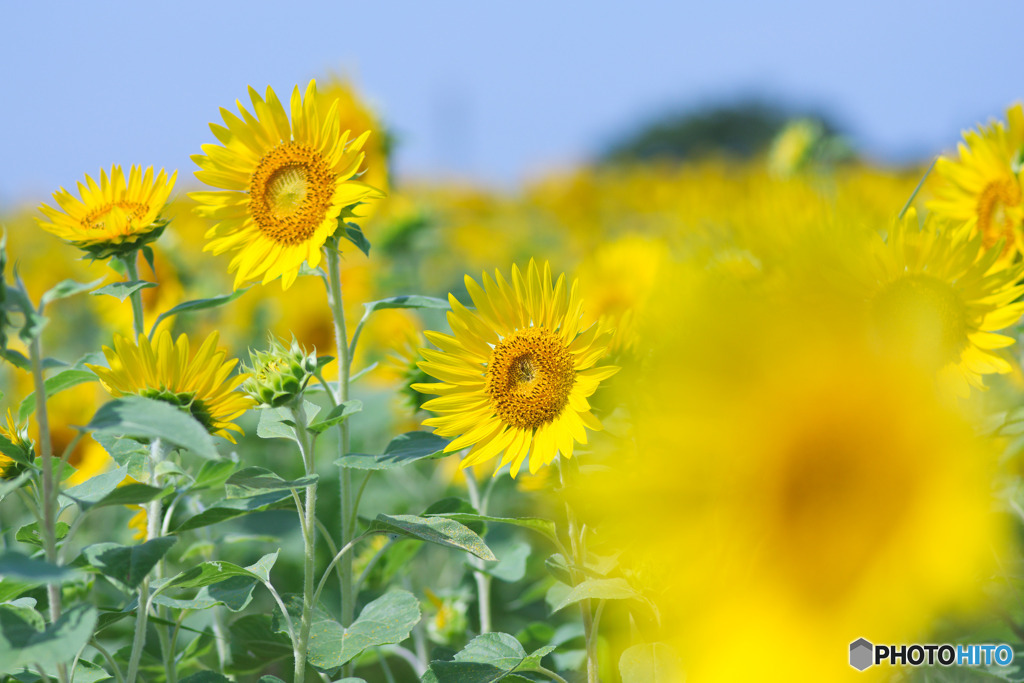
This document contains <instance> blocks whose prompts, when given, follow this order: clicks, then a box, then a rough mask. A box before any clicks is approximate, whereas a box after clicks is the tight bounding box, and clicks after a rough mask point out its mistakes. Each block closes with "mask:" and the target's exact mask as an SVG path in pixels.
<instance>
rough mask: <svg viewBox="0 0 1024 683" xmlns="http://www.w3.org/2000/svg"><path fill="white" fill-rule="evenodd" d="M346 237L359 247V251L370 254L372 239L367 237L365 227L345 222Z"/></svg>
mask: <svg viewBox="0 0 1024 683" xmlns="http://www.w3.org/2000/svg"><path fill="white" fill-rule="evenodd" d="M344 236H345V239H347V240H348V241H349V242H351V243H352V244H354V245H356V246H357V247H359V251H361V252H363V253H364V254H366V255H367V256H369V255H370V240H368V239H366V235H364V234H363V229H362V228H360V227H359V226H358V225H356V224H355V223H345V235H344Z"/></svg>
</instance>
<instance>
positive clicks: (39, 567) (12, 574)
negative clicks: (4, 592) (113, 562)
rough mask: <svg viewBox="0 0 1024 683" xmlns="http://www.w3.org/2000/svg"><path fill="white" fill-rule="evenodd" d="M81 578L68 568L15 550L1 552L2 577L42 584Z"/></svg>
mask: <svg viewBox="0 0 1024 683" xmlns="http://www.w3.org/2000/svg"><path fill="white" fill-rule="evenodd" d="M78 576H80V575H79V574H78V572H76V571H74V570H72V569H70V568H68V567H58V566H57V565H55V564H50V563H49V562H47V561H45V560H38V559H36V558H34V557H28V556H27V555H22V554H21V553H19V552H16V551H14V550H5V551H3V552H0V577H3V578H4V579H18V580H19V581H31V582H33V583H36V584H40V583H64V582H67V581H71V580H73V579H75V578H77V577H78Z"/></svg>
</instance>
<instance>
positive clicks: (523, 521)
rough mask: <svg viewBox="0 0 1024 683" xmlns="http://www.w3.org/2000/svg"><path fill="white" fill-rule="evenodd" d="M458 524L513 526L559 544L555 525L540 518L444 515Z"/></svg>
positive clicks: (463, 514) (468, 514) (462, 513)
mask: <svg viewBox="0 0 1024 683" xmlns="http://www.w3.org/2000/svg"><path fill="white" fill-rule="evenodd" d="M443 516H444V517H447V518H448V519H454V520H455V521H456V522H464V523H470V522H494V523H495V524H511V525H512V526H518V527H522V528H524V529H530V530H531V531H535V532H537V533H538V534H540V535H542V536H544V537H545V538H547V539H549V540H551V541H553V542H554V543H556V544H557V543H558V534H557V533H556V532H555V523H554V522H552V521H551V520H549V519H541V518H540V517H491V516H489V515H475V514H470V513H466V512H454V513H445V514H444V515H443Z"/></svg>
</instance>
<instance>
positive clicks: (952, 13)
mask: <svg viewBox="0 0 1024 683" xmlns="http://www.w3.org/2000/svg"><path fill="white" fill-rule="evenodd" d="M1022 27H1024V3H1021V2H1019V0H1007V1H1003V2H996V1H992V0H974V1H972V2H963V1H959V0H957V1H952V0H942V1H938V2H937V1H935V0H931V1H929V2H923V1H922V2H901V1H899V0H859V1H858V2H843V3H833V2H821V0H799V1H794V2H784V1H780V2H738V1H734V0H716V1H714V2H707V1H702V2H688V1H683V0H677V1H675V2H643V1H638V2H632V3H628V4H627V3H611V2H597V1H595V2H588V3H582V2H578V3H577V2H573V3H556V2H550V1H549V2H531V1H520V2H514V3H511V2H450V1H432V0H428V1H425V2H393V1H383V2H361V3H352V2H342V1H335V2H326V1H325V2H314V3H298V2H296V3H284V2H274V3H264V2H258V1H253V2H238V3H218V2H214V1H212V0H207V1H206V2H192V1H185V2H163V3H152V2H118V3H110V2H101V1H97V2H74V3H72V2H63V3H58V2H53V3H49V2H47V3H44V2H14V1H13V0H9V1H8V2H4V3H3V4H2V5H0V86H2V88H0V92H2V97H3V103H2V104H3V106H0V129H2V130H3V143H2V146H0V150H2V151H0V203H3V204H9V203H10V202H12V201H16V200H25V201H39V200H41V199H45V198H47V197H48V196H49V193H50V192H51V191H52V190H54V189H56V187H57V186H59V185H64V186H72V185H73V184H74V183H75V181H77V180H78V179H80V178H81V177H82V176H83V175H84V174H85V173H96V172H97V171H98V170H99V168H101V167H109V166H110V165H111V164H113V163H121V164H125V165H128V164H132V163H141V164H144V165H149V164H153V165H156V166H158V167H160V166H165V167H167V168H178V169H180V171H181V173H180V176H181V180H179V183H181V181H182V180H185V181H188V180H189V177H190V176H191V172H192V171H193V170H194V167H193V164H192V162H191V161H190V160H189V155H191V154H194V153H196V152H198V151H199V146H200V144H202V143H204V142H210V141H212V140H213V138H212V136H211V134H210V132H209V130H208V128H207V124H208V122H209V121H213V120H215V119H217V118H218V114H217V111H218V107H220V106H226V107H232V106H233V102H234V100H235V99H236V98H244V97H245V93H246V86H247V85H249V84H252V85H254V86H256V87H257V88H258V89H262V88H263V87H264V86H265V85H268V84H269V85H272V86H274V88H275V89H283V90H290V88H291V86H292V85H294V84H295V83H305V82H306V81H307V80H308V79H309V78H311V77H317V76H323V75H325V74H327V73H329V72H331V71H334V72H338V73H348V74H350V75H351V76H352V77H354V78H355V80H356V82H357V83H358V84H359V85H360V86H361V88H362V90H363V91H364V93H365V94H366V96H367V97H369V98H370V100H371V101H372V102H374V103H375V104H376V106H377V107H378V109H379V110H380V111H381V113H382V114H383V115H384V116H385V118H386V120H387V121H388V122H389V123H390V125H391V127H392V128H393V130H394V131H395V132H396V133H397V135H398V136H399V139H400V146H399V148H398V153H397V158H396V166H397V170H398V172H399V173H400V174H404V175H407V176H408V175H415V176H428V177H429V176H438V177H441V176H443V175H444V174H446V173H456V174H460V175H462V176H465V177H472V178H477V179H479V180H481V181H483V182H488V183H502V184H505V185H509V184H513V183H515V182H518V181H519V180H521V179H523V178H528V177H531V176H533V175H536V174H537V173H539V172H542V171H544V170H545V169H549V168H552V167H564V166H567V165H569V164H572V163H574V162H578V161H581V160H584V159H586V158H588V156H591V155H593V154H595V153H596V152H597V151H599V150H601V149H602V148H603V146H604V145H605V144H606V143H607V142H609V141H610V140H611V139H612V138H613V137H614V136H616V135H617V134H618V133H620V132H622V131H628V130H630V129H631V128H632V127H633V126H635V125H636V124H637V123H638V122H640V121H643V120H646V119H649V118H651V117H652V116H655V115H657V114H658V113H659V112H661V111H664V110H665V109H667V108H671V107H674V106H681V107H686V106H695V105H697V104H699V103H701V102H705V101H708V100H721V99H728V98H730V97H733V96H735V95H736V94H737V93H747V92H753V93H758V94H762V95H764V96H779V97H781V98H782V99H783V100H784V101H786V102H789V103H795V104H798V105H811V106H817V107H820V108H823V109H825V110H826V111H829V112H831V113H833V115H834V116H835V118H836V119H837V120H838V121H839V123H840V124H841V125H842V126H843V127H844V128H845V129H846V130H847V131H849V132H850V133H851V135H852V137H853V139H854V141H855V142H856V143H857V144H858V145H859V146H860V147H861V148H863V149H865V150H867V151H868V152H869V153H871V154H874V155H876V156H879V157H882V158H888V159H898V158H906V157H907V156H909V155H921V156H924V155H927V154H929V153H931V152H935V151H939V150H940V149H942V148H944V147H946V148H948V147H951V146H952V145H953V144H954V143H955V140H956V138H957V136H958V134H959V131H960V130H961V129H962V128H964V127H968V126H971V125H973V124H974V123H975V122H977V121H979V120H984V119H987V118H988V117H989V116H993V115H1001V114H1002V112H1003V110H1004V109H1005V107H1006V106H1007V105H1008V104H1010V103H1011V102H1013V101H1015V100H1017V99H1020V98H1022V97H1024V78H1022V77H1021V66H1020V65H1021V59H1020V54H1021V51H1020V44H1021V35H1022Z"/></svg>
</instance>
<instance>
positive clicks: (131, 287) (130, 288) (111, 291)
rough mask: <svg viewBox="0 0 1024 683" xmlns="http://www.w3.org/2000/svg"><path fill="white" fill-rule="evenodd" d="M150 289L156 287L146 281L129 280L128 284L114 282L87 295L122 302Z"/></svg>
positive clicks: (153, 283) (154, 284)
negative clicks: (134, 294)
mask: <svg viewBox="0 0 1024 683" xmlns="http://www.w3.org/2000/svg"><path fill="white" fill-rule="evenodd" d="M150 287H156V283H155V282H148V281H146V280H129V281H128V282H114V283H113V284H109V285H107V286H106V287H100V288H99V289H96V290H93V291H92V292H89V293H90V294H92V295H93V296H100V295H101V294H106V295H107V296H112V297H115V298H117V299H120V300H121V301H124V300H125V299H127V298H128V297H129V296H131V295H132V294H133V293H135V292H137V291H139V290H140V289H148V288H150Z"/></svg>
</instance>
